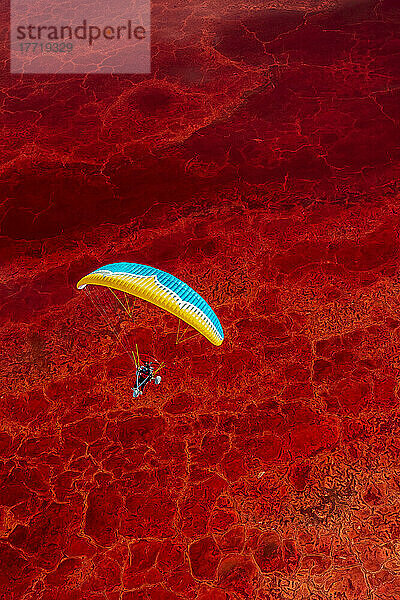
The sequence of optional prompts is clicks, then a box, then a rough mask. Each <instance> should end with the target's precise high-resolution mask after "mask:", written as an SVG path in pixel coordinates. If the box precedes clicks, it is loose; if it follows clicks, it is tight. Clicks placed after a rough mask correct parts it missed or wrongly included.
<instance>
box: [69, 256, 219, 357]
mask: <svg viewBox="0 0 400 600" xmlns="http://www.w3.org/2000/svg"><path fill="white" fill-rule="evenodd" d="M89 284H90V285H100V286H105V287H108V288H113V289H115V290H120V291H122V292H125V293H127V294H131V295H133V296H136V297H138V298H142V299H143V300H147V301H148V302H151V303H152V304H155V305H156V306H159V307H160V308H162V309H164V310H166V311H168V312H169V313H171V314H173V315H175V316H176V317H178V318H179V319H181V320H182V321H184V322H185V323H187V324H188V325H191V326H192V327H193V328H194V329H196V330H197V331H198V332H199V333H201V334H202V335H203V336H204V337H205V338H207V340H209V341H210V342H211V343H212V344H214V345H215V346H220V345H221V344H222V342H223V339H224V332H223V330H222V327H221V323H220V322H219V320H218V317H217V316H216V314H215V313H214V311H213V310H212V308H211V307H210V306H209V304H207V302H206V301H205V300H204V299H203V298H202V297H201V296H200V295H199V294H198V293H197V292H195V291H194V290H193V289H192V288H191V287H189V286H188V285H187V284H186V283H184V282H183V281H181V280H180V279H178V278H177V277H174V276H173V275H170V274H169V273H166V272H165V271H161V270H160V269H155V268H154V267H149V266H147V265H140V264H137V263H124V262H122V263H114V264H110V265H105V266H104V267H100V268H99V269H97V270H96V271H93V273H90V274H89V275H86V276H85V277H83V278H82V279H81V280H80V281H78V283H77V288H78V289H83V288H85V287H86V286H87V285H89Z"/></svg>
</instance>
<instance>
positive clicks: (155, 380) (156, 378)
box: [154, 375, 161, 385]
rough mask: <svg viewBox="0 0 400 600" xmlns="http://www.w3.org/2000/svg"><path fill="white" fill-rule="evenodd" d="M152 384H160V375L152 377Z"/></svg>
mask: <svg viewBox="0 0 400 600" xmlns="http://www.w3.org/2000/svg"><path fill="white" fill-rule="evenodd" d="M154 383H155V384H156V385H158V384H160V383H161V377H160V375H157V377H154Z"/></svg>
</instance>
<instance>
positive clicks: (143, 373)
mask: <svg viewBox="0 0 400 600" xmlns="http://www.w3.org/2000/svg"><path fill="white" fill-rule="evenodd" d="M151 381H153V382H154V383H155V385H159V384H160V383H161V377H160V375H157V376H155V375H154V369H153V365H152V364H151V363H150V362H147V361H146V362H145V363H144V364H143V365H141V366H140V367H138V368H137V369H136V382H135V386H134V387H133V388H132V391H133V397H134V398H137V396H140V395H141V394H143V390H144V388H145V387H146V385H147V384H148V383H150V382H151Z"/></svg>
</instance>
